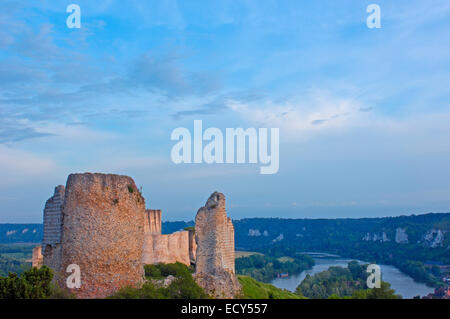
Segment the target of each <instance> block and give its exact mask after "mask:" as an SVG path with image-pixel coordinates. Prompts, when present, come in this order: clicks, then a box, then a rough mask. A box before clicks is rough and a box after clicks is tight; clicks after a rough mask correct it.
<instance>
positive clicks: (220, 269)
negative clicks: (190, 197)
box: [195, 192, 242, 298]
mask: <svg viewBox="0 0 450 319" xmlns="http://www.w3.org/2000/svg"><path fill="white" fill-rule="evenodd" d="M195 238H196V242H197V261H196V270H195V280H196V281H197V283H198V284H199V285H200V286H201V287H203V289H204V290H205V291H206V292H207V293H208V294H211V295H213V296H215V297H216V298H234V297H236V296H239V295H240V294H241V289H242V287H241V285H240V284H239V281H238V279H237V277H236V275H235V268H234V227H233V223H232V221H231V219H230V218H228V217H227V213H226V210H225V196H224V195H223V194H222V193H218V192H214V193H213V194H212V195H211V196H210V197H209V199H208V201H207V202H206V205H205V206H204V207H201V208H200V209H199V210H198V212H197V216H196V218H195Z"/></svg>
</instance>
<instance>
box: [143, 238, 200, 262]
mask: <svg viewBox="0 0 450 319" xmlns="http://www.w3.org/2000/svg"><path fill="white" fill-rule="evenodd" d="M142 261H143V263H144V264H146V265H148V264H157V263H165V264H171V263H175V262H177V261H178V262H181V263H183V264H185V265H187V266H189V265H190V264H191V261H190V256H189V232H188V231H179V232H175V233H172V234H168V235H155V234H146V235H145V242H144V252H143V259H142Z"/></svg>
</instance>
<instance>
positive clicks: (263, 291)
mask: <svg viewBox="0 0 450 319" xmlns="http://www.w3.org/2000/svg"><path fill="white" fill-rule="evenodd" d="M238 279H239V282H240V283H241V285H242V288H243V290H244V296H243V297H244V298H248V299H304V297H301V296H299V295H297V294H294V293H293V292H290V291H288V290H284V289H279V288H277V287H275V286H273V285H270V284H266V283H262V282H259V281H256V280H255V279H253V278H251V277H249V276H242V275H238Z"/></svg>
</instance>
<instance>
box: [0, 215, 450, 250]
mask: <svg viewBox="0 0 450 319" xmlns="http://www.w3.org/2000/svg"><path fill="white" fill-rule="evenodd" d="M233 223H234V227H235V238H236V239H235V240H236V249H237V250H255V249H259V248H261V249H262V248H267V247H271V246H274V245H277V244H282V243H284V244H285V245H289V246H292V247H293V248H296V249H299V250H303V251H308V250H314V251H327V252H331V251H335V250H336V249H337V248H341V246H343V245H344V246H346V245H349V244H358V245H362V246H364V245H368V244H384V245H407V246H408V245H417V246H420V247H426V248H437V249H439V248H441V249H442V248H448V247H449V245H450V213H440V214H432V213H430V214H423V215H411V216H399V217H382V218H355V219H282V218H250V219H240V220H235V221H233ZM193 225H194V222H193V221H189V222H184V221H175V222H163V223H162V232H163V234H168V233H172V232H175V231H178V230H181V229H184V228H186V227H188V226H193ZM42 235H43V226H42V224H0V243H16V242H21V243H30V242H34V243H38V242H41V240H42ZM338 250H339V249H338ZM449 255H450V254H449Z"/></svg>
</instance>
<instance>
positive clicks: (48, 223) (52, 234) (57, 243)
mask: <svg viewBox="0 0 450 319" xmlns="http://www.w3.org/2000/svg"><path fill="white" fill-rule="evenodd" d="M64 195H65V189H64V186H62V185H59V186H57V187H55V192H54V194H53V196H52V197H50V198H49V199H48V200H47V202H46V203H45V208H44V236H43V239H42V252H43V264H44V265H46V266H48V267H50V268H52V269H53V270H54V272H55V277H57V276H58V272H59V268H60V262H61V258H60V257H61V230H62V205H63V203H64Z"/></svg>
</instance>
